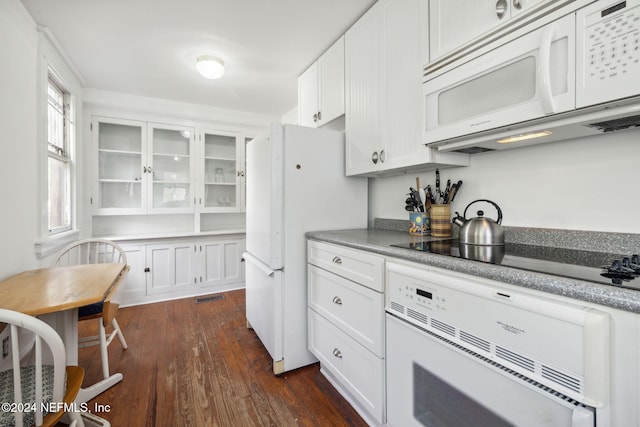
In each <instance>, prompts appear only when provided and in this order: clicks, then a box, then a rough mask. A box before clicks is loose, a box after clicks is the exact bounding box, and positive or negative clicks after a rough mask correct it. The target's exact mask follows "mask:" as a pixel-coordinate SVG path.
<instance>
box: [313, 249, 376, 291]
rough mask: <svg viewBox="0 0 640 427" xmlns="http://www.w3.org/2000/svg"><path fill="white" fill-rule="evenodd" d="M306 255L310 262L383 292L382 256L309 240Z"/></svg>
mask: <svg viewBox="0 0 640 427" xmlns="http://www.w3.org/2000/svg"><path fill="white" fill-rule="evenodd" d="M307 256H308V260H309V263H310V264H313V265H315V266H318V267H320V268H323V269H325V270H328V271H331V272H333V273H335V274H337V275H339V276H342V277H344V278H346V279H349V280H353V281H354V282H357V283H360V284H361V285H363V286H366V287H368V288H371V289H374V290H376V291H378V292H384V258H383V257H381V256H378V255H372V254H370V253H367V252H363V251H358V250H356V249H350V248H346V247H344V246H338V245H332V244H329V243H320V242H315V241H311V240H310V241H309V242H308V247H307Z"/></svg>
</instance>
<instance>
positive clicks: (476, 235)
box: [451, 199, 504, 245]
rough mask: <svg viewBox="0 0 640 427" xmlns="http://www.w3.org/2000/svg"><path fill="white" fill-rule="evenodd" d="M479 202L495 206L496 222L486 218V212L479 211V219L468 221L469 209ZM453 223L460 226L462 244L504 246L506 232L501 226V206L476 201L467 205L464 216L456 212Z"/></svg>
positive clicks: (488, 201)
mask: <svg viewBox="0 0 640 427" xmlns="http://www.w3.org/2000/svg"><path fill="white" fill-rule="evenodd" d="M477 202H487V203H491V204H492V205H493V206H495V208H496V210H497V211H498V220H497V221H494V220H493V219H491V218H485V217H484V212H483V211H481V210H480V211H478V216H477V217H475V218H471V219H467V209H469V206H471V205H472V204H474V203H477ZM451 222H452V223H454V224H456V225H458V226H460V237H459V240H460V243H464V244H469V245H504V230H503V229H502V226H501V225H500V223H501V222H502V210H501V209H500V206H498V205H497V204H496V203H494V202H492V201H491V200H487V199H478V200H474V201H473V202H471V203H469V204H468V205H467V207H466V208H465V209H464V214H463V215H462V216H460V214H459V213H458V212H456V217H455V218H453V219H452V220H451Z"/></svg>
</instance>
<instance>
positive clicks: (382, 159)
mask: <svg viewBox="0 0 640 427" xmlns="http://www.w3.org/2000/svg"><path fill="white" fill-rule="evenodd" d="M384 158H385V155H384V150H380V163H384Z"/></svg>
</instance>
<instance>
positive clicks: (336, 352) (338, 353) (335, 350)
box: [333, 348, 342, 359]
mask: <svg viewBox="0 0 640 427" xmlns="http://www.w3.org/2000/svg"><path fill="white" fill-rule="evenodd" d="M333 355H334V356H335V357H337V358H338V359H342V352H341V351H340V350H338V349H337V348H334V349H333Z"/></svg>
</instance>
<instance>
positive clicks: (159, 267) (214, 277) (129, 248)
mask: <svg viewBox="0 0 640 427" xmlns="http://www.w3.org/2000/svg"><path fill="white" fill-rule="evenodd" d="M120 246H122V248H123V249H124V250H125V252H126V254H127V263H128V264H129V267H130V270H129V273H128V274H127V276H126V277H125V279H124V282H123V284H122V286H123V287H124V292H123V301H122V305H124V306H126V305H135V304H143V303H149V302H155V301H160V300H166V299H173V298H184V297H189V296H195V295H201V294H205V293H214V292H222V291H226V290H230V289H238V288H242V287H244V266H243V264H242V252H243V250H244V236H237V237H235V236H232V237H230V236H224V237H219V238H217V237H196V238H184V239H183V238H176V239H164V240H162V241H155V240H154V241H138V242H131V241H128V242H121V243H120Z"/></svg>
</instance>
